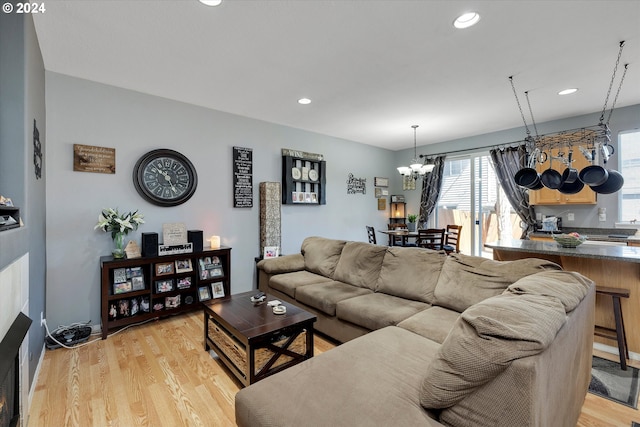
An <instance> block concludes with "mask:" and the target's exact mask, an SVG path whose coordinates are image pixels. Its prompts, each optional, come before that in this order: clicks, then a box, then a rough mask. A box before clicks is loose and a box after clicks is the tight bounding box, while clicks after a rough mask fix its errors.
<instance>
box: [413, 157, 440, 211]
mask: <svg viewBox="0 0 640 427" xmlns="http://www.w3.org/2000/svg"><path fill="white" fill-rule="evenodd" d="M445 158H446V156H438V157H436V159H435V165H436V166H435V167H434V168H433V170H432V171H431V172H429V173H428V174H425V175H424V177H422V194H421V195H420V219H419V220H418V224H424V223H425V222H427V221H428V220H429V217H430V216H431V214H432V213H433V210H434V209H435V207H436V205H437V204H438V198H439V197H440V189H441V188H442V174H443V173H444V159H445Z"/></svg>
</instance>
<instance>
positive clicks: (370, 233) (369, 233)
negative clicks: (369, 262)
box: [365, 225, 377, 245]
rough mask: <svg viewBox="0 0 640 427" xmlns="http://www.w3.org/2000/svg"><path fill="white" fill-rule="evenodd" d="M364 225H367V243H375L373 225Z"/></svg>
mask: <svg viewBox="0 0 640 427" xmlns="http://www.w3.org/2000/svg"><path fill="white" fill-rule="evenodd" d="M365 227H367V237H369V243H373V244H374V245H377V243H376V230H374V229H373V227H371V226H369V225H366V226H365Z"/></svg>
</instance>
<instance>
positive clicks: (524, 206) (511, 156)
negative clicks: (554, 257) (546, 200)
mask: <svg viewBox="0 0 640 427" xmlns="http://www.w3.org/2000/svg"><path fill="white" fill-rule="evenodd" d="M490 153H491V161H492V162H493V167H494V169H495V171H496V175H497V176H498V181H500V185H501V186H502V189H503V190H504V192H505V194H506V195H507V199H509V202H510V203H511V206H512V207H513V209H514V210H515V211H516V213H517V214H518V216H519V217H520V219H522V221H523V223H525V224H526V225H527V227H526V229H525V228H524V227H523V230H522V235H521V236H520V238H521V239H524V238H526V237H527V234H528V233H529V232H530V231H535V227H536V212H535V210H534V208H533V206H531V205H529V190H527V189H526V188H523V187H520V186H519V185H518V184H516V182H515V181H514V179H513V177H514V176H515V174H516V172H518V171H519V170H520V169H522V168H523V167H526V165H527V160H528V155H527V150H526V148H525V146H524V145H520V146H517V147H507V148H494V149H492V150H490Z"/></svg>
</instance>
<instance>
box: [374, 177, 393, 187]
mask: <svg viewBox="0 0 640 427" xmlns="http://www.w3.org/2000/svg"><path fill="white" fill-rule="evenodd" d="M373 186H374V187H388V186H389V178H380V177H379V176H376V177H375V178H373Z"/></svg>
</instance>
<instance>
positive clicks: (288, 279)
mask: <svg viewBox="0 0 640 427" xmlns="http://www.w3.org/2000/svg"><path fill="white" fill-rule="evenodd" d="M330 281H331V279H329V278H327V277H324V276H321V275H319V274H315V273H311V272H309V271H306V270H303V271H294V272H292V273H284V274H277V275H275V276H271V278H270V279H269V287H271V288H273V289H275V290H278V291H280V292H282V293H284V294H287V295H289V296H290V297H291V298H295V297H296V289H297V288H299V287H301V286H306V285H311V284H313V283H321V282H330Z"/></svg>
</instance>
